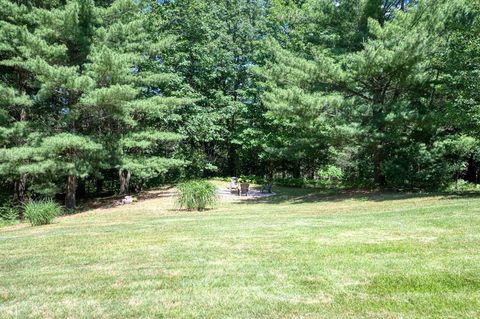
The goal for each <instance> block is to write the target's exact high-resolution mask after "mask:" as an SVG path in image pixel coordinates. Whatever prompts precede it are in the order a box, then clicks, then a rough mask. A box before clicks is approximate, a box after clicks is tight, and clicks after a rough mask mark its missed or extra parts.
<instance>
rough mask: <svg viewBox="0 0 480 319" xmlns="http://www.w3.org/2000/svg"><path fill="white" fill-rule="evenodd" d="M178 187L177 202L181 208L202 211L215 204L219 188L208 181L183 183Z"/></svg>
mask: <svg viewBox="0 0 480 319" xmlns="http://www.w3.org/2000/svg"><path fill="white" fill-rule="evenodd" d="M177 189H178V195H177V204H178V206H179V207H180V208H186V209H188V210H193V209H196V210H198V211H201V210H204V209H205V208H206V207H208V206H212V205H213V204H215V202H216V200H217V188H216V187H215V185H213V184H212V183H209V182H206V181H190V182H185V183H181V184H179V185H178V186H177Z"/></svg>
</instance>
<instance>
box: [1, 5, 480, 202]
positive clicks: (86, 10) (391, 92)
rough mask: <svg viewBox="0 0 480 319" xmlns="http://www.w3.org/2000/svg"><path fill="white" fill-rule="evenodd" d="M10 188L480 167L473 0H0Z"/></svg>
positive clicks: (414, 175) (63, 191)
mask: <svg viewBox="0 0 480 319" xmlns="http://www.w3.org/2000/svg"><path fill="white" fill-rule="evenodd" d="M0 6H1V8H2V10H1V11H0V146H1V147H0V175H1V182H0V183H1V184H0V187H1V190H2V193H3V194H4V195H3V198H4V200H7V199H8V198H10V199H11V200H12V201H15V202H17V203H22V202H24V201H25V200H26V199H27V198H32V197H34V198H35V197H44V196H48V197H52V196H62V197H64V198H65V205H66V206H67V207H68V208H74V207H75V205H76V199H77V197H85V196H87V195H89V194H99V193H102V192H116V193H127V192H131V191H138V190H140V189H142V188H144V187H147V186H149V185H153V184H157V183H160V182H162V181H165V180H168V179H176V178H184V177H187V178H192V177H206V176H212V175H220V176H227V175H240V174H244V175H257V176H268V177H272V176H276V177H282V178H296V179H298V178H310V179H316V180H325V181H332V180H336V181H339V182H341V183H343V184H344V185H349V186H362V187H365V186H382V187H393V188H399V189H424V188H439V187H444V186H446V185H448V184H449V183H451V182H455V181H457V180H459V179H465V180H468V181H470V182H474V183H476V182H477V181H478V166H479V165H478V160H479V159H478V150H479V145H478V137H479V127H480V126H479V125H478V118H479V114H480V113H479V111H478V108H479V92H480V87H479V85H480V84H479V81H478V78H479V72H480V37H479V34H480V20H479V12H480V4H479V3H478V1H462V0H455V1H443V2H442V1H428V0H424V1H407V0H404V1H387V0H362V1H357V0H355V1H353V0H340V1H333V0H306V1H278V0H272V1H266V0H258V1H256V0H253V1H252V0H249V1H247V0H233V1H230V0H225V1H223V0H221V1H210V0H206V1H205V0H201V1H200V0H188V1H187V0H177V1H168V0H164V1H153V0H152V1H145V0H144V1H132V0H117V1H93V0H74V1H61V0H58V1H57V0H52V1H27V0H25V1H8V0H0Z"/></svg>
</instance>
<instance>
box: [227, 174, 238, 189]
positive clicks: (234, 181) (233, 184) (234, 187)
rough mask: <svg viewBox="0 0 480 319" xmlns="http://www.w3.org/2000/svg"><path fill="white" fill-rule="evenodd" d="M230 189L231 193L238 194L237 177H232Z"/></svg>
mask: <svg viewBox="0 0 480 319" xmlns="http://www.w3.org/2000/svg"><path fill="white" fill-rule="evenodd" d="M228 189H229V190H230V192H234V191H235V192H238V178H237V177H232V180H231V182H230V185H229V186H228Z"/></svg>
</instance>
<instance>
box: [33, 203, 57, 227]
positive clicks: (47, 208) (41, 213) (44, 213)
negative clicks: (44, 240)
mask: <svg viewBox="0 0 480 319" xmlns="http://www.w3.org/2000/svg"><path fill="white" fill-rule="evenodd" d="M61 211H62V209H61V207H60V205H59V204H57V203H56V202H54V201H53V200H51V199H44V200H39V201H31V202H28V203H26V204H25V206H24V215H25V218H26V219H27V220H28V221H29V222H30V224H32V226H39V225H46V224H50V223H51V222H52V220H53V219H54V218H55V217H57V216H59V215H60V213H61Z"/></svg>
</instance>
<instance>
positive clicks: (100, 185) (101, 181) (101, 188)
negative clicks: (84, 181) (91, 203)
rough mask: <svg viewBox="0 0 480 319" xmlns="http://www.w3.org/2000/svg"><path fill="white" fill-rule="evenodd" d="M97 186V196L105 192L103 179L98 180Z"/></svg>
mask: <svg viewBox="0 0 480 319" xmlns="http://www.w3.org/2000/svg"><path fill="white" fill-rule="evenodd" d="M96 186H97V187H96V191H95V192H96V194H97V195H98V194H101V193H102V192H103V179H97V181H96Z"/></svg>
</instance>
